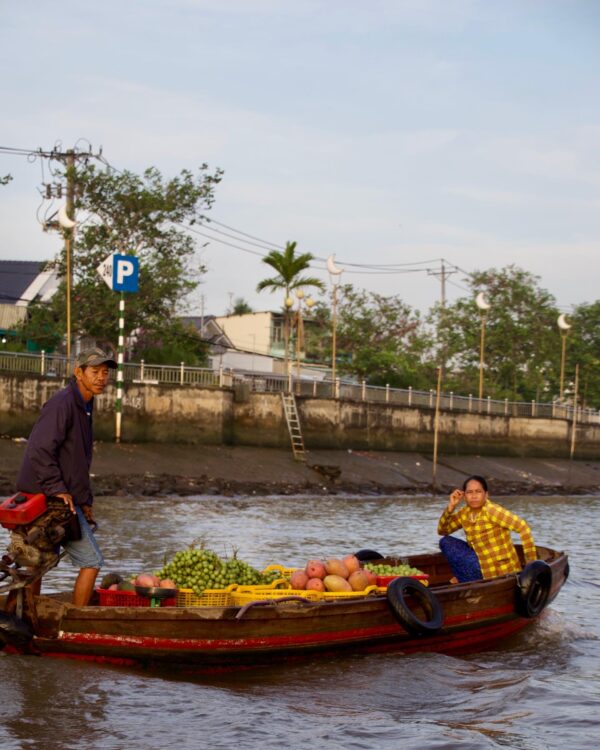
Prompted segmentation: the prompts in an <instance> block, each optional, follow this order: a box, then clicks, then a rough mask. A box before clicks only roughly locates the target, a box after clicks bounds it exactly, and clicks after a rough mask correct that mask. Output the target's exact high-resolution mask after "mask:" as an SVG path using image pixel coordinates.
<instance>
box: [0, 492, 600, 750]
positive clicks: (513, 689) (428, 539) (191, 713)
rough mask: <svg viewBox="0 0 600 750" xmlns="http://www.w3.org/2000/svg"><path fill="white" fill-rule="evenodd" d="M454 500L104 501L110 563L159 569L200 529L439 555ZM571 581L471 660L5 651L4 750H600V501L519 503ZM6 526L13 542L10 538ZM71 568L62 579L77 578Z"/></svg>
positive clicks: (278, 556)
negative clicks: (282, 660)
mask: <svg viewBox="0 0 600 750" xmlns="http://www.w3.org/2000/svg"><path fill="white" fill-rule="evenodd" d="M445 502H446V501H445V499H443V498H437V499H432V498H431V497H410V498H408V497H395V498H379V497H378V498H372V497H362V498H355V497H340V496H335V497H318V498H306V497H303V498H290V497H285V498H267V499H260V498H256V497H253V498H215V497H197V498H185V499H179V498H177V499H173V498H169V499H163V500H159V499H149V500H148V499H145V500H132V499H129V498H127V499H126V498H101V499H99V500H98V501H97V503H96V508H97V516H98V518H99V520H100V522H101V528H100V530H99V532H98V539H99V541H100V544H101V547H102V549H103V552H104V554H105V557H106V559H107V566H106V569H107V570H119V571H122V572H127V573H138V572H144V571H151V570H152V569H155V568H158V567H160V566H161V564H162V560H163V555H164V554H165V553H166V554H167V555H168V556H170V555H171V554H172V553H174V552H175V551H176V550H178V549H180V548H182V547H183V546H185V545H186V544H187V543H189V542H191V541H192V540H194V539H199V538H203V539H204V541H205V543H206V545H207V546H208V547H210V548H212V549H214V550H215V551H217V552H218V553H219V554H221V555H222V554H224V553H229V554H230V553H231V551H232V549H233V548H237V549H238V550H239V552H238V555H239V557H240V558H241V559H243V560H246V561H248V562H250V563H252V564H253V565H256V566H257V567H264V566H265V565H267V564H269V563H273V562H279V563H285V564H287V565H294V564H298V565H300V564H304V562H305V561H306V560H307V559H309V558H312V557H321V558H323V557H336V556H342V555H343V554H346V553H348V552H354V551H356V550H357V549H360V548H362V547H370V548H375V549H377V550H379V551H380V552H382V553H389V554H392V553H396V554H410V553H417V552H425V551H430V550H431V551H433V550H434V549H435V547H436V544H437V535H436V524H437V518H438V515H439V513H440V512H441V509H442V507H443V506H444V504H445ZM501 502H502V503H503V504H504V505H505V506H506V507H508V508H510V509H511V510H513V511H514V512H516V513H518V514H519V515H522V516H524V517H525V518H526V519H527V520H528V522H529V523H530V526H531V527H532V530H533V532H534V537H535V540H536V541H537V543H539V544H542V545H546V546H550V547H554V548H557V549H564V550H566V551H567V552H568V554H569V557H570V565H571V576H570V578H569V580H568V581H567V583H566V585H565V586H564V588H563V590H562V591H561V593H560V594H559V596H558V598H557V599H556V600H555V601H554V603H553V604H552V605H551V607H550V608H549V609H548V610H547V611H546V612H545V613H544V615H543V616H542V618H540V620H539V621H536V622H535V623H533V624H532V625H531V626H530V627H529V628H528V629H526V630H525V632H523V633H521V634H519V635H518V636H515V637H513V638H512V639H511V640H510V641H505V642H502V643H501V644H498V646H497V647H496V648H495V649H494V650H492V651H487V652H485V653H477V654H473V655H470V656H467V657H460V658H457V657H449V656H444V655H439V654H420V655H414V656H403V655H401V654H391V655H390V654H386V655H359V654H348V655H343V656H337V657H335V658H332V657H327V658H325V657H319V658H313V659H312V660H307V661H303V662H295V663H293V664H279V663H274V664H272V665H269V666H266V667H260V668H252V669H246V670H243V671H227V672H223V673H216V674H209V675H203V676H197V675H196V676H185V677H182V676H181V675H174V674H169V673H168V672H160V673H157V672H146V671H142V670H139V671H136V670H135V669H130V668H118V667H108V666H101V665H95V664H87V663H80V662H77V661H72V660H63V659H50V658H47V659H43V658H37V657H15V656H7V655H5V654H2V653H1V652H0V748H2V750H17V749H19V750H20V749H21V748H38V747H39V748H42V747H47V746H51V747H53V748H56V749H57V750H63V749H64V750H67V748H68V749H71V748H73V749H75V748H81V747H84V748H86V750H96V749H100V748H101V749H102V750H105V749H109V750H113V749H114V750H133V749H137V748H139V749H140V750H142V749H144V750H146V749H154V748H156V749H157V750H158V749H159V748H161V749H162V748H177V749H178V750H186V749H187V748H204V747H206V748H234V747H236V746H238V747H240V748H243V749H244V750H245V749H246V748H261V749H263V748H283V747H286V748H289V750H297V749H299V748H305V747H317V748H327V749H329V748H336V749H337V748H340V749H342V748H343V749H344V750H346V749H348V750H350V749H356V750H359V749H362V748H377V749H378V750H379V749H384V750H387V748H390V749H392V748H393V749H394V750H397V749H398V748H401V749H402V750H413V749H414V750H429V749H430V748H431V749H432V750H433V749H436V750H438V749H440V750H441V749H444V750H449V749H451V748H460V750H471V749H472V750H475V749H477V750H479V749H482V750H483V749H484V748H485V749H487V748H511V750H515V749H521V748H522V749H523V750H550V749H554V748H556V749H557V750H558V748H569V750H587V749H588V748H589V750H592V749H593V750H597V748H598V747H599V746H600V721H599V719H598V715H599V709H600V626H599V625H598V620H599V618H600V588H599V583H598V578H597V570H598V569H599V567H600V554H599V552H598V535H599V532H600V522H599V517H600V497H572V498H568V497H514V498H506V499H504V500H501ZM0 531H2V533H0V549H3V548H4V547H5V544H6V534H5V533H4V532H3V530H0ZM74 575H75V573H74V570H73V568H71V566H70V565H69V564H68V563H67V562H66V561H63V562H62V563H61V564H60V566H59V567H58V568H57V569H55V570H54V571H52V573H51V574H49V575H48V576H47V578H46V579H45V582H44V585H45V590H48V591H52V590H54V591H56V590H65V589H66V588H70V587H71V585H72V582H73V580H74Z"/></svg>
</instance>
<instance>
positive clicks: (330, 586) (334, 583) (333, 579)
mask: <svg viewBox="0 0 600 750" xmlns="http://www.w3.org/2000/svg"><path fill="white" fill-rule="evenodd" d="M323 585H324V586H325V591H333V592H335V593H338V594H339V593H341V592H342V591H352V587H351V586H350V584H349V583H348V581H347V580H346V579H345V578H343V577H342V576H337V575H329V576H325V578H324V579H323Z"/></svg>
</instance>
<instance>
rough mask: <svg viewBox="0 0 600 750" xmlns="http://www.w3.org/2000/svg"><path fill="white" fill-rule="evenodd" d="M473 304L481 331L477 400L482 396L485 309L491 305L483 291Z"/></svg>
mask: <svg viewBox="0 0 600 750" xmlns="http://www.w3.org/2000/svg"><path fill="white" fill-rule="evenodd" d="M475 304H476V305H477V307H478V308H479V316H480V318H481V333H480V336H479V400H480V401H481V399H482V398H483V350H484V345H485V323H486V319H487V311H488V310H489V309H490V307H491V305H490V304H489V302H486V301H485V297H484V295H483V292H479V294H478V295H477V296H476V297H475Z"/></svg>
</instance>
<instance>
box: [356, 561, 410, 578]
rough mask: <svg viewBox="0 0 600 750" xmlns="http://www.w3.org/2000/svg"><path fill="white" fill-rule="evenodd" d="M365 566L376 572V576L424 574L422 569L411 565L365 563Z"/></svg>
mask: <svg viewBox="0 0 600 750" xmlns="http://www.w3.org/2000/svg"><path fill="white" fill-rule="evenodd" d="M364 567H365V568H367V569H368V570H370V571H371V572H372V573H375V575H376V576H422V575H424V573H423V571H422V570H419V569H418V568H412V567H411V566H410V565H376V564H375V563H365V565H364Z"/></svg>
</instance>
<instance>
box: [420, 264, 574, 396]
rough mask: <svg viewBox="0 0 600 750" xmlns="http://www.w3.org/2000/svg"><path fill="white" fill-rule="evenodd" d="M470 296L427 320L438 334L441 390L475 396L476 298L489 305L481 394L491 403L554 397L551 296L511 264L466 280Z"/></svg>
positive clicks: (554, 339)
mask: <svg viewBox="0 0 600 750" xmlns="http://www.w3.org/2000/svg"><path fill="white" fill-rule="evenodd" d="M467 283H468V284H469V285H470V287H471V289H472V295H470V296H468V297H462V298H460V299H458V300H456V302H454V304H452V305H448V306H447V307H446V308H445V309H444V310H442V309H441V308H440V307H439V306H438V307H436V308H435V309H434V310H433V312H432V315H431V320H432V322H433V323H435V325H436V329H437V330H438V332H439V334H438V336H439V337H438V357H439V353H443V358H444V360H445V363H446V378H445V384H444V389H445V390H454V391H455V392H457V393H463V394H467V393H473V394H475V395H476V394H477V393H478V390H479V358H480V351H481V345H480V341H481V338H480V337H481V324H482V317H481V312H480V311H479V309H478V308H477V305H476V303H475V296H476V295H477V294H478V293H479V292H483V293H484V295H485V299H486V300H487V301H488V302H489V304H490V309H489V310H488V311H487V313H486V315H485V329H484V333H485V340H484V392H483V396H484V397H486V396H488V395H490V396H492V397H493V398H510V399H512V400H526V401H529V400H531V399H536V400H551V399H552V397H553V396H554V395H555V393H556V387H555V382H556V377H557V372H558V368H559V359H560V341H559V338H558V333H557V330H556V319H557V316H558V311H557V309H556V305H555V300H554V297H553V296H552V295H551V294H550V293H549V292H548V291H546V290H545V289H543V288H541V287H540V286H539V284H538V277H537V276H534V275H533V274H530V273H528V272H527V271H524V270H522V269H520V268H517V267H515V266H513V265H510V266H507V267H505V268H502V269H494V268H492V269H489V270H487V271H476V272H474V273H473V274H471V276H470V277H469V278H468V279H467Z"/></svg>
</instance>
